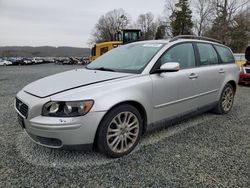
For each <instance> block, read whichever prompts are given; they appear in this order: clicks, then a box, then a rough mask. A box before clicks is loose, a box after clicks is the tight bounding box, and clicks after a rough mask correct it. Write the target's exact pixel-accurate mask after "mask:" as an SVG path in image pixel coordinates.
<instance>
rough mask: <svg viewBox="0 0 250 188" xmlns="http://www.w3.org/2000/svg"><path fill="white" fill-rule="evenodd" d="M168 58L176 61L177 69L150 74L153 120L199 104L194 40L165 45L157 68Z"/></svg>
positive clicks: (195, 107) (169, 60) (187, 109)
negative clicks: (166, 47) (178, 68)
mask: <svg viewBox="0 0 250 188" xmlns="http://www.w3.org/2000/svg"><path fill="white" fill-rule="evenodd" d="M168 62H178V63H179V64H180V70H179V71H177V72H167V73H161V74H157V73H156V74H152V75H151V79H152V82H153V105H154V110H153V111H154V112H153V116H154V122H156V121H161V120H164V119H168V118H172V117H175V116H179V115H182V114H185V113H188V112H190V111H193V110H197V107H198V98H197V97H196V95H197V91H198V90H197V89H198V88H197V87H198V84H197V78H198V74H197V72H196V70H195V66H196V62H195V54H194V48H193V44H192V43H182V44H178V45H176V46H174V47H172V48H170V49H168V50H167V51H166V52H165V53H164V54H163V55H162V57H161V58H160V59H159V60H158V62H157V63H158V64H159V65H158V68H159V67H160V66H161V65H163V64H164V63H168Z"/></svg>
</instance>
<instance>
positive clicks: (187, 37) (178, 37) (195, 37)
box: [169, 35, 222, 44]
mask: <svg viewBox="0 0 250 188" xmlns="http://www.w3.org/2000/svg"><path fill="white" fill-rule="evenodd" d="M179 39H196V40H206V41H211V42H216V43H219V44H222V42H221V41H219V40H216V39H211V38H208V37H202V36H195V35H179V36H176V37H174V38H172V39H171V40H170V41H169V42H174V41H176V40H179Z"/></svg>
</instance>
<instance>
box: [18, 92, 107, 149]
mask: <svg viewBox="0 0 250 188" xmlns="http://www.w3.org/2000/svg"><path fill="white" fill-rule="evenodd" d="M17 98H18V99H20V100H21V101H22V102H24V103H25V104H26V105H27V106H28V107H29V112H28V115H27V118H26V117H24V116H23V115H22V114H21V113H20V112H19V110H17V108H15V109H16V111H17V113H18V116H19V122H20V119H21V122H22V123H21V124H23V126H22V128H23V129H24V131H25V132H26V133H27V134H28V135H29V137H30V138H31V139H32V140H33V141H34V142H35V143H37V144H39V145H42V146H46V147H50V148H61V147H64V146H73V145H74V146H75V145H92V144H93V143H94V139H95V134H96V131H97V128H98V126H99V123H100V122H101V120H102V118H103V116H104V115H105V113H106V112H89V113H88V114H86V115H85V116H82V117H74V118H56V117H45V116H41V109H42V106H43V104H45V103H46V102H48V101H49V99H47V100H45V99H42V100H40V99H39V98H36V97H33V96H31V95H29V94H27V93H24V92H20V93H19V94H18V95H17Z"/></svg>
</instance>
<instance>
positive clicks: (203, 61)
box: [196, 43, 225, 107]
mask: <svg viewBox="0 0 250 188" xmlns="http://www.w3.org/2000/svg"><path fill="white" fill-rule="evenodd" d="M196 52H197V57H198V62H199V68H198V69H197V71H198V74H199V77H198V79H197V80H198V93H199V105H198V106H199V107H204V106H208V105H211V104H213V103H215V102H217V101H218V100H219V99H218V96H219V91H220V87H221V85H222V82H223V80H224V77H225V70H224V69H223V66H221V65H220V59H219V56H218V54H217V52H216V50H215V48H214V46H213V45H212V44H210V43H196Z"/></svg>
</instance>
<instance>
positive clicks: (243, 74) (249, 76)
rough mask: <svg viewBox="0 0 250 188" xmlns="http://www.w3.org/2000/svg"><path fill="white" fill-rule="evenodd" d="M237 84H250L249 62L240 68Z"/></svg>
mask: <svg viewBox="0 0 250 188" xmlns="http://www.w3.org/2000/svg"><path fill="white" fill-rule="evenodd" d="M239 84H250V64H249V65H248V64H245V66H242V67H241V68H240V79H239Z"/></svg>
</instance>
